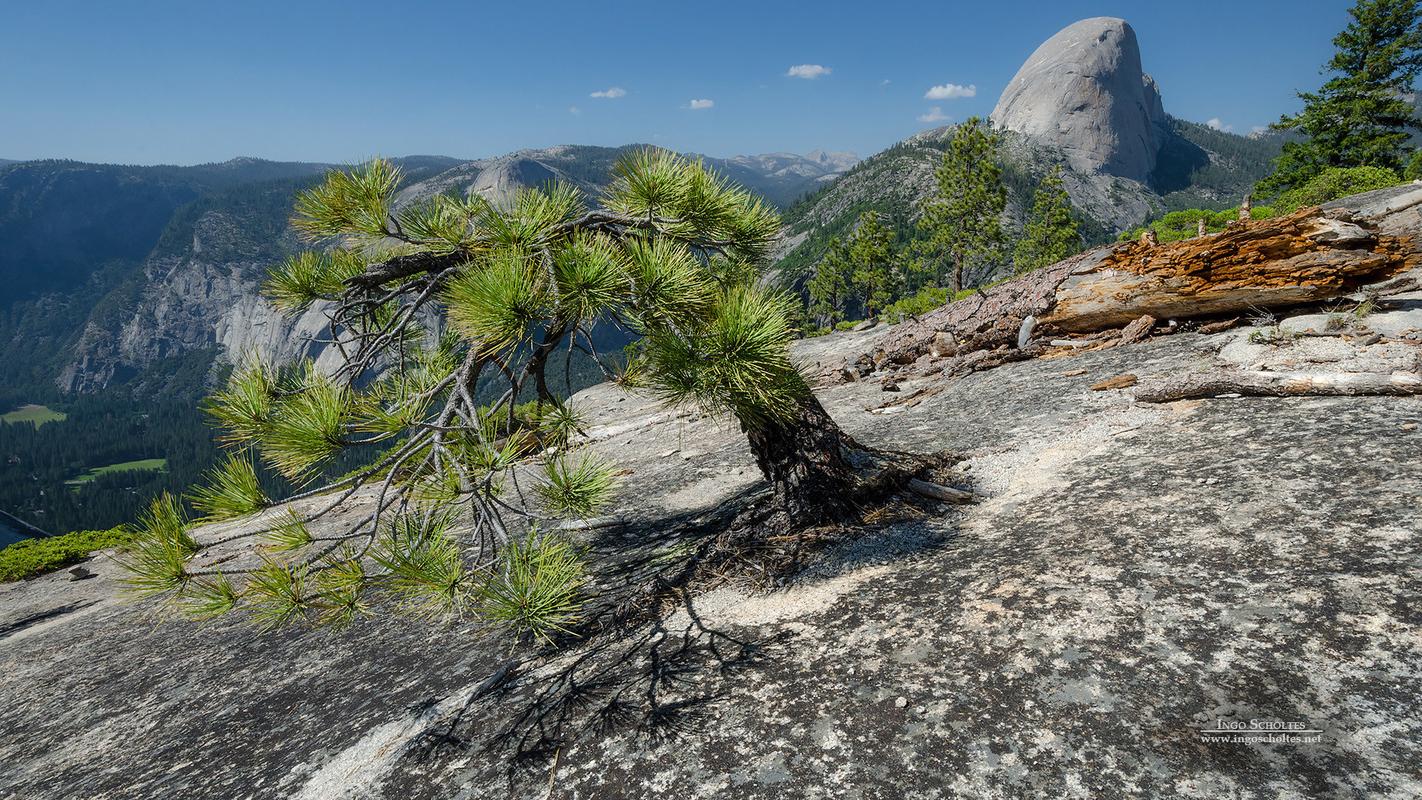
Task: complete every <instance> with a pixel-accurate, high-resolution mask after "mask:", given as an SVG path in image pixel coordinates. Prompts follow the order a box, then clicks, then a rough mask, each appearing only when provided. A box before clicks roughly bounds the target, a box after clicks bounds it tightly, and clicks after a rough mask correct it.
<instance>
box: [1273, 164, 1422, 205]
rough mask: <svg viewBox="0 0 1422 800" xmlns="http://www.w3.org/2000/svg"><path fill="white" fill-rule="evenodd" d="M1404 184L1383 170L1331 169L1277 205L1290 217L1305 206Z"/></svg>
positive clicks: (1282, 199) (1280, 196) (1393, 174)
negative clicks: (1290, 214)
mask: <svg viewBox="0 0 1422 800" xmlns="http://www.w3.org/2000/svg"><path fill="white" fill-rule="evenodd" d="M1399 183H1402V178H1401V177H1399V176H1398V174H1397V173H1396V172H1393V171H1392V170H1390V169H1386V168H1384V167H1330V168H1329V169H1326V170H1324V171H1323V172H1320V173H1319V174H1318V175H1317V176H1316V177H1314V179H1313V180H1311V181H1309V182H1308V183H1305V184H1304V185H1303V186H1300V187H1298V188H1297V189H1290V190H1288V191H1287V192H1284V193H1283V194H1281V195H1279V199H1278V200H1277V201H1276V202H1275V204H1274V205H1275V206H1276V207H1277V208H1278V209H1279V213H1281V214H1289V213H1292V212H1294V211H1297V210H1299V209H1300V208H1303V207H1304V206H1316V205H1319V204H1320V203H1327V202H1328V201H1329V200H1337V199H1338V198H1340V197H1347V196H1348V195H1350V194H1361V193H1362V192H1371V191H1373V190H1374V189H1386V188H1387V187H1389V186H1396V185H1397V184H1399Z"/></svg>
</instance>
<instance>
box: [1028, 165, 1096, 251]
mask: <svg viewBox="0 0 1422 800" xmlns="http://www.w3.org/2000/svg"><path fill="white" fill-rule="evenodd" d="M1080 249H1081V233H1080V231H1079V230H1078V228H1077V224H1076V218H1074V217H1073V216H1072V214H1071V197H1070V196H1069V195H1067V192H1066V188H1065V187H1064V186H1063V185H1062V174H1061V170H1060V169H1055V170H1052V172H1050V173H1049V174H1048V175H1047V176H1046V177H1045V178H1043V179H1042V183H1041V184H1040V185H1038V187H1037V193H1036V195H1035V197H1034V198H1033V201H1032V212H1031V214H1030V216H1028V218H1027V225H1026V227H1025V228H1024V229H1023V231H1022V238H1021V239H1019V240H1018V241H1017V248H1016V252H1015V254H1014V257H1013V268H1014V269H1015V270H1016V271H1017V272H1019V273H1022V272H1031V271H1032V270H1034V269H1040V268H1042V267H1046V266H1050V265H1052V264H1055V263H1057V262H1058V261H1061V260H1062V259H1064V258H1066V257H1067V256H1069V255H1071V254H1073V253H1075V252H1077V251H1079V250H1080Z"/></svg>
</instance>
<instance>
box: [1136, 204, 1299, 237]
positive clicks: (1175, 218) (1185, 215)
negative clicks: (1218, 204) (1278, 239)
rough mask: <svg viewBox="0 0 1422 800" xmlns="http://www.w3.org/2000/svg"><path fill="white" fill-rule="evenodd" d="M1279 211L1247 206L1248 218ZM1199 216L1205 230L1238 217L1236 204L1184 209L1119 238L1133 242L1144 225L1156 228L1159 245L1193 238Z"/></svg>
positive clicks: (1265, 216)
mask: <svg viewBox="0 0 1422 800" xmlns="http://www.w3.org/2000/svg"><path fill="white" fill-rule="evenodd" d="M1280 213H1281V212H1280V209H1279V208H1278V207H1277V206H1252V207H1250V209H1249V218H1250V219H1270V218H1272V217H1276V216H1278V215H1279V214H1280ZM1202 219H1203V220H1204V221H1205V233H1207V234H1208V233H1219V232H1220V231H1222V230H1224V229H1225V228H1226V227H1228V226H1229V224H1230V223H1231V222H1234V221H1235V220H1237V219H1239V206H1235V207H1234V208H1226V209H1224V210H1222V211H1212V210H1210V209H1207V208H1187V209H1184V210H1182V211H1172V212H1170V213H1169V214H1166V215H1165V216H1163V217H1161V218H1160V219H1158V220H1155V221H1153V222H1151V223H1149V224H1148V225H1141V226H1139V227H1135V228H1132V229H1130V230H1128V231H1124V232H1123V233H1122V234H1121V236H1120V239H1121V241H1123V242H1130V241H1135V240H1136V239H1139V238H1141V234H1142V233H1145V229H1146V228H1147V227H1149V228H1150V229H1151V230H1153V231H1155V235H1156V238H1157V239H1159V240H1160V243H1161V244H1166V243H1169V242H1180V241H1184V240H1186V239H1193V238H1195V237H1196V236H1198V235H1199V233H1200V220H1202Z"/></svg>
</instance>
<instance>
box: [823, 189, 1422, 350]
mask: <svg viewBox="0 0 1422 800" xmlns="http://www.w3.org/2000/svg"><path fill="white" fill-rule="evenodd" d="M1419 207H1422V187H1419V186H1415V185H1407V186H1399V187H1394V188H1392V189H1382V190H1379V191H1376V192H1368V193H1366V194H1361V195H1356V196H1354V197H1350V198H1345V199H1344V200H1341V201H1335V202H1333V203H1329V204H1326V205H1324V206H1323V207H1321V208H1308V209H1303V210H1301V211H1298V212H1297V213H1294V214H1291V215H1289V216H1286V217H1278V218H1275V219H1267V220H1250V221H1246V222H1240V223H1237V224H1234V225H1231V226H1230V227H1229V228H1228V229H1227V230H1225V231H1223V232H1221V233H1218V234H1213V235H1210V236H1206V237H1202V238H1197V239H1189V240H1186V241H1180V242H1173V243H1170V244H1163V245H1156V246H1150V245H1147V244H1142V243H1139V242H1121V243H1116V244H1112V245H1108V246H1105V247H1100V248H1097V249H1095V250H1091V251H1088V252H1086V253H1082V254H1080V255H1076V256H1073V257H1071V258H1068V259H1066V260H1065V261H1060V262H1058V263H1056V264H1053V265H1052V266H1049V267H1044V268H1043V269H1040V270H1037V271H1035V272H1031V273H1028V274H1027V275H1024V276H1022V277H1020V278H1017V279H1015V280H1012V281H1009V282H1007V283H1003V284H1000V285H998V286H993V287H990V288H987V289H983V290H982V291H980V292H978V293H977V294H974V295H972V296H970V297H967V298H964V299H962V300H959V301H957V302H955V303H949V304H948V305H945V306H943V307H942V308H939V309H936V310H934V311H932V312H929V313H928V314H925V315H923V316H921V317H918V318H917V319H916V320H914V321H911V322H907V323H904V324H901V325H897V326H894V327H893V328H889V329H886V330H885V331H884V333H883V334H881V335H880V336H878V337H876V338H875V339H874V340H873V341H874V346H873V349H872V352H871V353H863V354H855V355H853V356H851V357H850V358H849V359H848V361H847V363H846V364H845V365H844V366H847V367H848V368H849V369H850V370H853V371H857V372H858V373H859V374H860V375H863V374H867V373H868V372H870V371H872V370H874V369H882V368H884V367H885V366H892V365H904V364H911V363H913V362H914V361H916V360H917V359H919V358H920V357H922V356H924V355H925V354H929V353H932V354H933V357H942V355H946V354H947V353H950V352H951V353H952V354H953V355H954V356H956V357H957V358H959V359H962V358H963V357H965V356H967V355H968V354H971V353H973V352H974V351H980V350H992V349H994V348H997V347H1000V346H1006V347H1008V348H1011V347H1013V346H1014V345H1016V344H1017V342H1018V339H1019V335H1020V333H1021V331H1022V329H1023V322H1024V320H1026V319H1027V318H1028V317H1032V318H1033V320H1034V327H1035V329H1034V330H1033V331H1032V333H1031V335H1032V336H1033V338H1037V339H1040V338H1045V339H1047V340H1048V341H1050V339H1051V337H1052V336H1053V335H1056V334H1063V333H1074V334H1081V333H1090V332H1096V331H1103V330H1109V329H1116V328H1121V327H1123V326H1125V325H1127V324H1128V323H1130V322H1132V321H1134V320H1137V319H1140V318H1141V317H1143V316H1147V315H1149V316H1151V317H1154V318H1156V319H1158V320H1184V319H1191V318H1196V317H1211V316H1222V315H1225V314H1243V313H1246V312H1249V311H1251V310H1254V309H1269V308H1287V307H1291V306H1300V305H1306V304H1309V303H1316V302H1320V301H1323V300H1327V299H1330V298H1334V297H1338V296H1340V295H1344V294H1347V293H1349V292H1352V291H1354V290H1356V289H1359V288H1361V287H1364V286H1367V285H1369V284H1375V283H1378V282H1382V281H1388V280H1390V279H1392V278H1394V277H1396V276H1398V275H1400V274H1401V273H1403V272H1406V271H1407V270H1409V269H1412V268H1413V267H1416V266H1418V265H1419V264H1422V238H1419V236H1418V233H1419V229H1420V228H1422V222H1419V218H1418V212H1419ZM839 372H840V365H835V366H834V367H833V368H827V369H826V374H827V376H834V375H837V374H838V373H839Z"/></svg>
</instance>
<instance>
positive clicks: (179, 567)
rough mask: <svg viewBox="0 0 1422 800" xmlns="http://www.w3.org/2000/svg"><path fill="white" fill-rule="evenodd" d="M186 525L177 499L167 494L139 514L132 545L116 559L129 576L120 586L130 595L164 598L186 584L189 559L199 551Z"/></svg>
mask: <svg viewBox="0 0 1422 800" xmlns="http://www.w3.org/2000/svg"><path fill="white" fill-rule="evenodd" d="M187 525H188V523H187V519H186V518H185V517H184V515H183V511H182V508H181V507H180V506H179V504H178V500H177V498H175V497H173V496H172V495H170V494H168V493H166V492H165V493H164V494H162V495H161V496H159V497H156V498H154V499H153V501H152V502H151V503H150V504H149V506H148V508H147V509H146V510H145V511H144V512H143V513H142V514H140V515H139V518H138V527H137V529H136V536H135V538H134V541H133V544H132V545H131V546H130V547H129V549H128V550H127V551H126V552H124V553H122V554H120V555H119V556H118V558H117V561H118V562H119V564H120V565H121V566H122V567H123V568H124V569H125V570H126V571H127V572H128V573H129V574H128V576H127V577H126V578H124V579H123V583H124V585H125V586H126V587H127V589H128V590H129V591H130V592H132V593H133V594H136V595H140V596H147V595H163V594H170V593H177V592H180V591H182V590H183V589H184V588H185V587H186V586H187V585H188V581H189V580H190V578H191V576H190V575H189V574H188V569H187V562H188V559H189V558H191V557H192V556H193V555H194V554H195V553H197V552H198V550H200V549H201V548H200V546H199V545H198V543H197V541H195V540H194V539H193V537H192V536H191V535H190V534H189V533H188V529H187Z"/></svg>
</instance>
